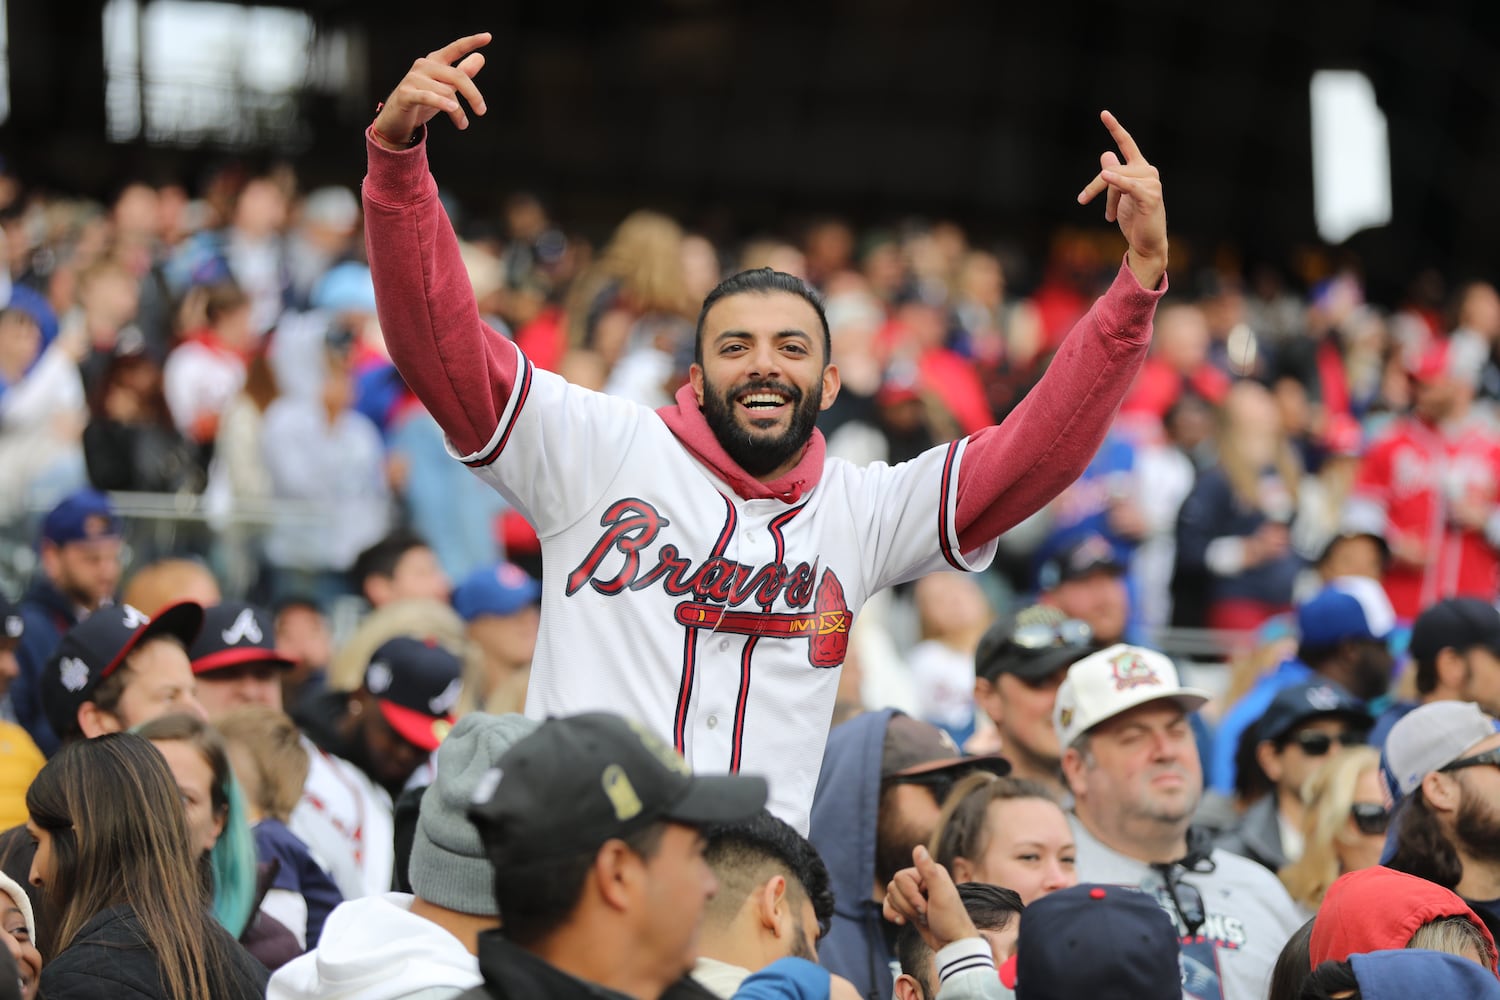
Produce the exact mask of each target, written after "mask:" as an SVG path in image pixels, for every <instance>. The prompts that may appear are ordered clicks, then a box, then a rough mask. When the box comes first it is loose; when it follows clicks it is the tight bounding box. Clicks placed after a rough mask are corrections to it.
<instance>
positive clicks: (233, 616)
mask: <svg viewBox="0 0 1500 1000" xmlns="http://www.w3.org/2000/svg"><path fill="white" fill-rule="evenodd" d="M188 658H189V659H190V660H192V661H193V673H195V674H207V673H212V672H213V671H215V670H226V669H228V668H230V667H240V666H245V665H248V664H252V663H269V664H272V665H274V666H277V667H282V668H284V669H288V670H290V669H291V668H292V667H294V666H296V664H295V663H293V662H292V661H291V660H290V659H288V658H287V657H285V656H282V655H281V654H280V653H278V652H276V634H275V630H274V629H273V628H272V626H271V616H270V615H269V614H267V613H266V612H265V611H264V610H263V609H261V608H257V607H256V606H255V605H253V604H245V603H244V602H242V601H225V602H224V603H223V604H216V605H214V606H213V607H211V608H208V609H207V610H205V611H204V612H203V630H202V631H201V632H199V633H198V638H197V639H196V640H195V641H194V642H193V646H192V648H191V649H189V650H188Z"/></svg>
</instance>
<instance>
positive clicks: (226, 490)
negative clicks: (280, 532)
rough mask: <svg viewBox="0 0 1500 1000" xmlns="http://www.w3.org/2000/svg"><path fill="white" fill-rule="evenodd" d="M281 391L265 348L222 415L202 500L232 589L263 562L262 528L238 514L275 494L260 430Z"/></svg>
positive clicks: (248, 581)
mask: <svg viewBox="0 0 1500 1000" xmlns="http://www.w3.org/2000/svg"><path fill="white" fill-rule="evenodd" d="M279 394H280V389H279V387H278V386H277V384H276V376H275V374H274V373H273V372H272V371H271V364H270V361H269V359H268V358H267V357H266V353H265V351H264V349H263V348H262V349H259V350H256V351H255V352H254V353H253V354H252V355H251V357H250V361H249V364H248V365H247V366H246V368H245V384H244V386H243V387H242V388H241V390H240V391H239V392H238V393H237V394H236V395H235V397H234V398H233V399H231V400H230V401H229V404H228V405H227V406H226V407H225V408H224V412H223V414H222V415H221V417H220V419H219V433H218V436H217V437H215V438H214V441H213V461H212V462H211V463H210V464H209V467H208V483H207V484H206V485H205V486H204V496H203V504H204V507H205V509H206V511H207V513H208V515H209V517H210V521H209V524H210V525H211V526H212V527H213V528H215V529H216V530H215V536H216V542H217V551H218V553H219V561H220V562H221V563H222V565H223V573H224V577H225V582H226V584H227V585H228V587H229V590H230V592H231V593H239V594H244V593H247V592H249V591H250V590H251V589H252V587H254V586H255V585H256V584H257V582H258V580H259V577H260V572H261V565H262V563H263V561H264V560H263V551H262V538H263V535H264V530H263V529H262V528H261V527H260V526H259V525H255V524H247V523H244V522H242V521H241V520H240V519H239V518H238V517H237V516H236V515H238V514H240V513H242V512H246V511H247V509H248V510H249V511H252V512H253V511H256V509H257V508H260V509H264V507H265V506H266V504H267V503H268V502H269V501H270V499H271V495H272V484H271V473H270V470H269V469H268V468H267V467H266V462H265V458H264V457H263V456H264V454H265V452H264V445H263V444H262V441H261V429H262V427H263V426H264V423H265V413H266V410H267V409H268V408H269V407H270V405H271V403H272V402H274V401H275V399H276V397H277V396H278V395H279Z"/></svg>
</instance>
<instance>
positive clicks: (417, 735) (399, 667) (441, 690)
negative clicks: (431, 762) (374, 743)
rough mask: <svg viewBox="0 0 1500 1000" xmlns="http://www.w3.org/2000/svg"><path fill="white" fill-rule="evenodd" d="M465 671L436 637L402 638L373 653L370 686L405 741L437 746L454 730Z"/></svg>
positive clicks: (367, 687) (367, 679)
mask: <svg viewBox="0 0 1500 1000" xmlns="http://www.w3.org/2000/svg"><path fill="white" fill-rule="evenodd" d="M462 673H463V663H462V662H461V661H460V660H459V658H458V657H457V656H454V655H453V654H452V653H450V652H449V651H448V650H446V649H444V648H443V647H442V646H440V645H438V643H437V642H436V641H433V640H423V639H414V638H412V637H411V636H404V635H403V636H397V637H396V638H394V639H388V640H386V642H384V643H383V644H381V646H380V648H379V649H377V650H375V654H374V655H373V656H371V657H370V664H369V666H367V667H365V690H367V691H369V692H370V694H372V695H374V696H375V702H376V704H378V705H379V706H380V714H381V715H382V716H384V717H385V721H386V722H388V723H389V724H390V726H391V728H392V729H394V730H395V731H396V732H397V733H398V734H399V735H400V736H401V738H402V739H404V740H406V741H407V742H408V743H411V744H413V745H414V746H417V747H420V748H421V749H423V750H436V749H437V748H438V744H440V743H442V742H443V737H445V736H447V735H448V731H449V730H450V729H452V728H453V721H454V720H453V708H454V706H456V705H457V704H458V693H459V689H460V688H461V687H462V686H463V681H462V679H461V675H462Z"/></svg>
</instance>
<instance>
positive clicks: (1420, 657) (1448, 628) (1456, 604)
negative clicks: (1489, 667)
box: [1407, 597, 1500, 665]
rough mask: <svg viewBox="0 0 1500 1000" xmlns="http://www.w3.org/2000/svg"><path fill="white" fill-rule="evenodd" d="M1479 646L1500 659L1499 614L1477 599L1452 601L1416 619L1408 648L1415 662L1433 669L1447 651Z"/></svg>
mask: <svg viewBox="0 0 1500 1000" xmlns="http://www.w3.org/2000/svg"><path fill="white" fill-rule="evenodd" d="M1478 646H1482V647H1483V648H1485V649H1488V650H1489V651H1490V652H1492V653H1494V654H1495V655H1496V656H1500V611H1496V610H1495V606H1494V605H1493V604H1491V603H1489V602H1488V601H1482V600H1480V599H1479V598H1477V597H1450V598H1447V599H1445V600H1441V601H1438V602H1437V603H1436V604H1434V605H1432V606H1431V607H1429V608H1427V609H1426V610H1424V611H1423V612H1422V613H1421V614H1419V615H1417V620H1416V621H1415V622H1413V623H1412V626H1411V642H1410V643H1409V644H1408V646H1407V648H1408V649H1409V650H1410V651H1411V656H1412V659H1414V660H1416V661H1417V662H1418V663H1424V664H1429V665H1430V664H1432V663H1435V662H1437V656H1438V653H1440V652H1442V651H1443V650H1444V649H1455V650H1458V651H1459V652H1463V651H1464V650H1469V649H1474V648H1475V647H1478Z"/></svg>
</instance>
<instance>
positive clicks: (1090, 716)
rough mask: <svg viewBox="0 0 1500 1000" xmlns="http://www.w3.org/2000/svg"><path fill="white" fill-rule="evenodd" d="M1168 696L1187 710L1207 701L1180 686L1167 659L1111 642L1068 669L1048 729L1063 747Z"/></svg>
mask: <svg viewBox="0 0 1500 1000" xmlns="http://www.w3.org/2000/svg"><path fill="white" fill-rule="evenodd" d="M1162 698H1169V699H1171V700H1172V701H1175V702H1177V703H1178V704H1179V705H1181V706H1182V709H1183V711H1186V712H1191V711H1194V710H1195V709H1197V708H1199V707H1201V706H1202V705H1203V704H1204V703H1205V702H1207V701H1208V698H1209V695H1208V692H1207V691H1202V690H1199V689H1198V688H1192V687H1185V686H1184V685H1183V684H1182V682H1181V681H1180V680H1178V677H1177V667H1176V665H1175V664H1173V663H1172V661H1171V659H1169V658H1168V657H1166V656H1163V655H1162V654H1161V653H1158V652H1157V651H1156V650H1154V649H1146V648H1144V647H1142V646H1131V645H1128V644H1126V643H1123V642H1121V643H1116V644H1115V645H1113V646H1110V647H1109V648H1108V649H1102V650H1100V651H1099V652H1097V653H1094V654H1092V655H1090V656H1085V657H1084V658H1083V659H1081V660H1079V661H1078V662H1077V663H1075V664H1073V665H1072V666H1071V667H1069V668H1068V676H1067V677H1066V678H1064V679H1063V682H1062V686H1061V687H1059V688H1058V689H1057V704H1056V705H1055V706H1054V707H1053V709H1052V726H1053V728H1054V729H1056V730H1057V738H1058V740H1059V741H1060V742H1061V743H1062V745H1063V746H1064V747H1067V746H1071V745H1072V743H1073V741H1074V740H1076V739H1078V737H1079V736H1082V735H1083V734H1084V733H1086V732H1088V731H1089V730H1090V729H1093V728H1094V727H1095V726H1097V725H1098V724H1099V723H1101V722H1105V721H1107V720H1109V719H1113V718H1114V717H1115V716H1117V715H1119V714H1121V713H1122V712H1128V711H1130V710H1131V709H1132V708H1135V707H1136V706H1137V705H1144V704H1146V703H1147V702H1148V701H1157V700H1159V699H1162Z"/></svg>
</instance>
